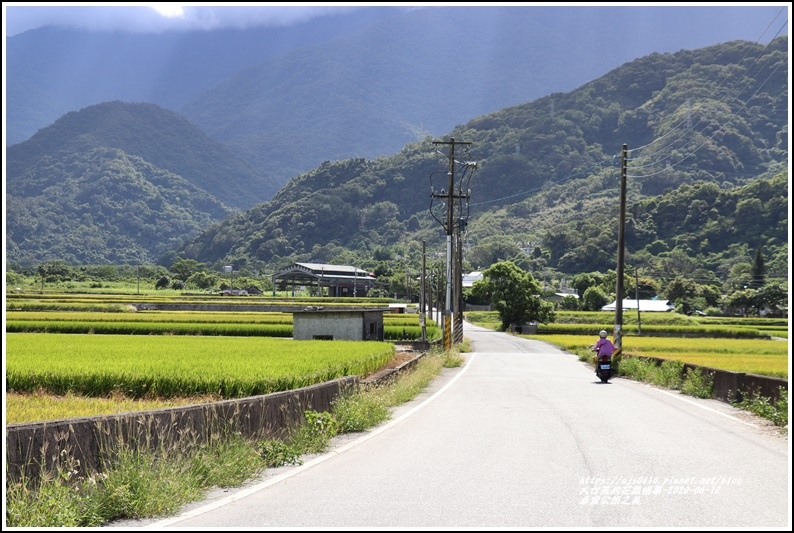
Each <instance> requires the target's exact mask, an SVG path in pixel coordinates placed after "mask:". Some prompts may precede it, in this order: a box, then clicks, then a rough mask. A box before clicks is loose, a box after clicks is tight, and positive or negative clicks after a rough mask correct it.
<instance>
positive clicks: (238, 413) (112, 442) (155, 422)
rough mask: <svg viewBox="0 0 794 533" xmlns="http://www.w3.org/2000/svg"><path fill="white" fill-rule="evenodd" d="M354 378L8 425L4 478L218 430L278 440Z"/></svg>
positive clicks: (97, 468) (88, 466)
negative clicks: (232, 397)
mask: <svg viewBox="0 0 794 533" xmlns="http://www.w3.org/2000/svg"><path fill="white" fill-rule="evenodd" d="M358 383H359V378H358V376H351V377H345V378H341V379H338V380H333V381H327V382H325V383H321V384H318V385H312V386H310V387H303V388H300V389H295V390H291V391H284V392H276V393H273V394H265V395H260V396H252V397H250V398H242V399H237V400H225V401H220V402H212V403H205V404H197V405H190V406H185V407H172V408H167V409H157V410H152V411H141V412H136V413H129V414H119V415H111V416H95V417H87V418H73V419H68V420H57V421H51V422H36V423H28V424H10V425H7V426H6V479H7V480H8V479H19V476H20V475H21V474H22V473H23V472H24V475H25V476H26V477H27V478H29V479H35V478H37V477H38V476H39V475H40V474H41V471H42V468H43V467H46V468H48V469H50V468H52V467H54V466H55V465H58V464H63V463H62V461H63V457H62V456H61V454H62V453H64V454H66V455H67V456H68V457H70V458H73V459H78V460H79V461H80V472H81V473H82V474H85V473H86V472H101V471H102V469H103V461H104V460H105V459H107V458H108V457H109V456H110V454H111V453H112V450H113V449H116V448H118V447H119V446H120V445H121V444H122V443H124V444H128V445H130V446H131V447H133V448H135V449H141V448H143V449H149V450H157V449H160V448H161V447H164V446H170V445H173V444H175V443H177V442H184V440H181V441H180V439H186V438H189V439H194V440H195V442H204V441H206V440H207V438H208V437H209V436H211V435H217V434H218V432H219V431H226V430H229V431H238V432H240V433H241V434H242V435H244V436H246V437H251V438H279V437H280V436H283V435H284V434H285V432H286V430H287V429H289V428H290V427H292V426H293V425H294V424H296V423H298V422H300V421H301V420H302V418H303V416H304V412H305V411H307V410H314V411H329V410H330V409H331V403H332V402H333V400H334V399H335V398H336V397H337V396H338V395H339V393H340V391H342V390H344V389H345V388H346V387H351V386H356V385H357V384H358Z"/></svg>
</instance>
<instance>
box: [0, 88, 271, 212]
mask: <svg viewBox="0 0 794 533" xmlns="http://www.w3.org/2000/svg"><path fill="white" fill-rule="evenodd" d="M96 147H109V148H118V149H120V150H123V151H124V152H126V153H127V154H129V155H133V156H138V157H140V158H142V159H144V160H146V161H148V162H150V163H151V164H153V165H155V166H157V167H159V168H162V169H163V170H166V171H168V172H172V173H174V174H177V175H179V176H183V177H185V178H186V179H187V180H189V181H190V182H191V183H192V184H193V185H195V186H197V187H200V188H202V189H204V190H205V191H206V192H207V193H209V194H212V195H213V196H215V197H217V198H218V200H219V201H221V202H223V203H225V204H226V205H228V206H229V207H230V208H237V209H240V208H248V207H251V205H253V203H255V199H256V198H269V197H271V196H272V195H273V194H274V193H275V191H276V190H277V189H278V185H277V184H276V182H275V181H273V179H272V178H269V177H267V176H266V175H264V174H263V173H262V172H260V171H257V170H255V169H253V168H251V167H250V166H249V165H248V164H247V163H245V162H243V161H240V160H239V159H238V158H237V157H236V156H235V155H234V154H233V153H232V152H231V151H230V150H229V149H228V148H226V147H224V146H222V145H221V144H219V143H218V142H216V141H214V140H212V139H210V138H209V137H207V135H206V134H205V133H204V132H203V131H201V130H200V129H198V128H197V127H196V126H194V125H193V124H191V123H190V122H188V121H187V120H186V119H185V118H184V117H182V116H181V115H178V114H177V113H174V112H173V111H168V110H166V109H163V108H161V107H159V106H157V105H154V104H148V103H124V102H119V101H114V102H105V103H101V104H97V105H93V106H89V107H86V108H83V109H81V110H80V111H74V112H71V113H67V114H66V115H64V116H63V117H61V118H60V119H58V120H57V121H55V122H54V123H53V124H52V125H51V126H48V127H47V128H43V129H41V130H39V131H38V133H36V134H35V135H34V136H33V137H31V138H30V139H29V140H27V141H25V142H23V143H20V144H17V145H14V146H11V147H9V148H8V149H7V154H8V160H7V172H8V176H7V184H8V187H9V191H11V192H13V193H15V194H19V191H22V190H26V189H24V188H25V187H26V185H25V184H24V181H25V180H26V178H25V173H26V172H27V170H28V169H29V168H30V166H31V165H33V164H34V163H35V162H37V161H38V160H39V159H40V158H41V155H42V154H48V155H51V154H53V153H55V152H72V153H79V152H85V151H88V150H91V149H93V148H96ZM54 179H55V178H54Z"/></svg>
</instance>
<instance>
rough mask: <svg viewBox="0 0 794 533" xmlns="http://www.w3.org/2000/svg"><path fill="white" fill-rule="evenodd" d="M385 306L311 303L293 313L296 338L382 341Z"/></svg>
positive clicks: (294, 337) (293, 327)
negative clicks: (360, 306) (346, 305)
mask: <svg viewBox="0 0 794 533" xmlns="http://www.w3.org/2000/svg"><path fill="white" fill-rule="evenodd" d="M388 310H389V309H388V308H374V309H334V308H324V307H317V306H310V307H307V308H306V309H304V310H302V311H293V313H292V338H293V339H295V340H351V341H382V340H383V313H384V312H385V311H388Z"/></svg>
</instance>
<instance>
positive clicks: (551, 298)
mask: <svg viewBox="0 0 794 533" xmlns="http://www.w3.org/2000/svg"><path fill="white" fill-rule="evenodd" d="M567 296H573V297H574V298H576V299H577V300H578V299H579V295H578V294H577V293H576V292H555V293H554V294H549V295H548V296H544V297H543V299H544V300H546V301H547V302H561V301H562V300H563V298H565V297H567Z"/></svg>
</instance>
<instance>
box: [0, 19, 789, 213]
mask: <svg viewBox="0 0 794 533" xmlns="http://www.w3.org/2000/svg"><path fill="white" fill-rule="evenodd" d="M780 11H781V9H780V8H779V7H777V8H776V7H771V6H766V7H764V6H761V7H748V6H732V5H729V6H714V7H710V6H673V7H668V6H630V5H627V6H592V7H588V6H565V5H562V6H520V5H518V6H516V5H514V6H495V7H491V6H476V5H463V6H435V7H424V8H421V9H410V10H406V9H400V8H398V7H389V6H378V7H367V8H362V9H357V10H353V11H351V12H349V13H346V14H344V15H329V16H326V17H321V18H317V19H312V20H310V21H308V22H305V23H303V24H299V25H295V26H290V27H281V28H259V29H247V30H222V31H221V30H219V31H212V32H185V33H163V34H133V33H120V32H87V31H78V30H69V29H59V28H41V29H38V30H31V31H28V32H25V33H22V34H20V35H15V36H13V37H10V38H8V39H7V47H6V56H7V59H6V70H7V76H6V78H7V82H6V90H7V98H6V102H7V104H6V107H7V111H6V117H5V118H6V121H7V126H6V130H7V134H6V135H7V136H6V144H7V145H8V146H10V145H14V144H17V143H20V142H23V141H25V140H27V139H28V138H30V136H32V135H33V134H34V133H36V131H37V130H38V129H41V128H44V127H47V126H49V125H50V124H52V123H53V122H54V121H55V120H57V119H58V118H60V117H61V116H62V115H64V114H66V113H69V112H74V111H78V110H80V109H82V108H84V107H88V106H92V105H96V104H99V103H104V102H107V101H116V100H118V101H124V102H128V103H139V102H146V103H151V104H155V105H158V106H160V107H162V108H164V109H169V110H172V111H174V112H176V113H179V114H180V115H182V116H184V117H185V118H186V119H187V120H189V121H190V122H191V123H193V124H194V125H196V126H197V127H199V128H200V129H202V130H203V131H204V132H205V133H206V134H207V135H208V136H209V137H210V138H212V139H213V140H216V141H218V142H220V143H222V144H224V145H225V146H226V147H227V148H229V149H230V150H231V151H232V152H233V153H234V154H235V155H236V156H237V157H238V158H239V159H241V160H242V161H245V162H246V163H247V164H248V165H249V166H251V167H252V168H254V169H256V171H257V172H258V173H259V174H260V175H262V176H263V178H262V180H261V184H260V185H259V186H257V187H256V188H255V189H252V190H251V192H252V194H249V195H248V196H247V197H246V198H245V199H244V200H243V201H241V202H239V203H231V204H230V206H231V207H233V208H240V209H247V208H249V207H251V206H252V205H254V204H255V203H256V202H259V201H265V200H269V199H270V198H272V197H273V196H274V195H275V194H276V192H278V190H279V189H280V188H281V187H282V186H283V185H285V184H286V183H287V181H288V180H289V179H291V178H293V177H294V176H296V175H298V174H300V173H302V172H306V171H309V170H311V169H313V168H315V167H317V166H319V165H320V164H322V163H323V162H324V161H337V160H342V159H347V158H351V157H365V158H373V157H378V156H382V155H391V154H393V153H395V152H397V151H398V150H400V149H401V148H402V147H403V146H404V145H405V144H407V143H409V142H413V141H417V140H420V139H422V138H424V137H425V136H427V135H431V136H441V135H443V134H445V133H447V132H448V131H450V130H451V129H452V128H453V127H454V126H456V125H459V124H462V123H463V122H465V121H468V120H470V119H471V118H472V117H476V116H479V115H482V114H486V113H491V112H494V111H498V110H499V109H503V108H505V107H508V106H513V105H518V104H522V103H526V102H530V101H532V100H535V99H537V98H540V97H543V96H546V95H548V94H550V93H553V92H565V91H570V90H573V89H575V88H576V87H579V86H581V85H582V84H584V83H587V82H589V81H591V80H593V79H595V78H597V77H599V76H602V75H604V74H605V73H606V72H608V71H610V70H612V69H614V68H616V67H618V66H620V65H622V64H624V63H626V62H629V61H633V60H635V59H637V58H638V57H642V56H644V55H647V54H650V53H654V52H656V53H666V52H676V51H678V50H681V49H694V48H700V47H703V46H708V45H712V44H717V43H721V42H727V41H731V40H736V39H745V40H751V41H754V40H759V41H760V42H762V43H768V42H769V40H771V38H772V37H773V36H774V33H773V32H772V31H769V28H770V27H772V23H773V22H774V21H775V20H776V19H775V16H777V15H779V14H780Z"/></svg>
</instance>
